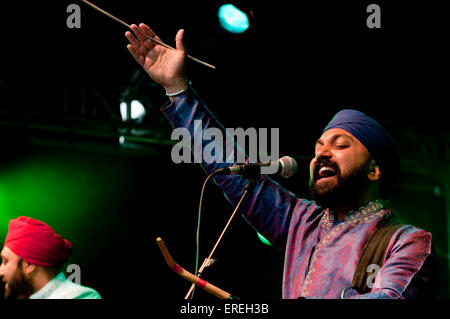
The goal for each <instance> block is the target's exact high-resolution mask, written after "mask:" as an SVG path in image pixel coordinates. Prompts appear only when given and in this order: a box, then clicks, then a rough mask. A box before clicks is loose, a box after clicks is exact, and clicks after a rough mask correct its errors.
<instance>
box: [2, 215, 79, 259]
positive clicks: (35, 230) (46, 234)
mask: <svg viewBox="0 0 450 319" xmlns="http://www.w3.org/2000/svg"><path fill="white" fill-rule="evenodd" d="M5 246H7V247H8V248H9V249H11V250H12V251H13V252H14V253H15V254H16V255H17V256H19V257H20V258H22V259H23V260H25V261H26V262H28V263H30V264H33V265H37V266H42V267H55V266H61V265H62V264H64V262H65V261H66V260H67V258H69V256H70V254H71V252H72V244H71V243H70V242H69V241H68V240H66V239H64V238H62V236H61V235H58V234H56V233H55V232H54V231H53V229H52V228H51V227H50V226H49V225H47V224H46V223H43V222H41V221H39V220H36V219H33V218H30V217H24V216H20V217H19V218H17V219H12V220H10V221H9V229H8V234H7V235H6V240H5Z"/></svg>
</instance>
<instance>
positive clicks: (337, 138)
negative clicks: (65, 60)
mask: <svg viewBox="0 0 450 319" xmlns="http://www.w3.org/2000/svg"><path fill="white" fill-rule="evenodd" d="M131 27H132V31H133V32H134V34H135V35H133V34H132V33H131V32H129V31H128V32H126V34H125V36H126V38H127V39H128V41H129V44H128V45H127V48H128V50H129V51H130V53H131V54H132V56H133V57H134V58H135V59H136V61H137V62H138V63H139V64H140V65H141V66H142V67H143V68H144V70H145V71H146V72H147V73H148V74H149V75H150V77H151V78H152V79H153V80H154V81H156V82H157V83H159V84H160V85H162V86H163V87H164V88H165V90H166V94H167V95H168V96H169V98H170V103H169V102H168V103H167V104H166V105H164V106H163V107H162V109H161V110H162V112H163V113H164V115H165V117H166V118H167V119H168V120H169V122H170V123H171V125H172V126H173V127H174V128H178V127H183V128H187V129H188V130H190V132H191V136H194V134H193V132H194V125H193V123H194V121H195V120H201V121H202V127H203V130H205V129H207V128H208V127H216V128H220V129H222V130H223V126H222V125H221V124H220V123H219V122H218V121H217V119H216V118H215V117H214V116H213V114H212V113H211V111H210V110H209V109H208V108H207V107H206V106H205V105H204V104H203V102H202V101H201V100H200V99H199V97H198V95H197V93H196V92H195V91H194V90H193V89H192V88H191V87H190V85H189V84H188V82H187V81H186V79H185V74H184V65H185V60H186V51H185V48H184V44H183V35H184V30H179V31H178V33H177V35H176V39H175V41H176V50H172V49H167V48H165V47H163V46H161V45H157V44H155V43H154V42H152V41H151V40H149V39H148V38H147V37H146V36H145V34H148V35H150V36H152V37H156V38H157V39H159V38H158V37H157V36H156V34H154V32H153V31H152V30H150V28H149V27H148V26H146V25H145V24H140V25H139V26H137V25H132V26H131ZM191 142H192V141H191ZM191 145H192V144H191ZM231 146H232V147H233V146H234V145H231ZM226 147H227V146H224V149H226ZM228 147H230V145H228ZM234 149H235V152H238V151H239V150H238V149H237V148H236V147H235V148H234ZM235 158H236V156H235ZM202 160H203V162H202V164H201V165H202V166H203V167H204V169H205V170H206V172H207V173H212V172H213V171H215V170H216V169H218V168H222V167H226V166H230V165H233V164H230V163H228V164H227V163H214V162H213V163H208V162H210V161H206V160H205V159H204V158H203V159H202ZM398 172H399V154H398V149H397V146H396V144H395V142H394V140H393V139H392V137H391V135H390V134H389V133H388V132H387V131H386V130H385V129H384V128H383V127H382V126H381V125H380V124H379V123H378V122H376V121H375V120H374V119H372V118H370V117H369V116H367V115H366V114H364V113H361V112H359V111H356V110H348V109H346V110H342V111H340V112H338V113H337V114H336V115H335V116H334V117H333V118H332V120H331V121H330V123H329V124H328V125H327V126H326V127H325V129H324V131H323V134H322V135H321V136H320V137H319V138H318V139H317V142H316V145H315V156H314V157H313V159H312V160H311V164H310V188H311V192H312V194H313V196H314V200H306V199H302V198H297V197H296V196H295V195H294V194H293V193H291V192H289V191H287V190H285V189H284V188H283V187H282V186H280V185H279V184H278V183H276V182H275V181H273V180H272V179H271V178H270V177H268V176H260V177H259V178H258V179H257V183H256V186H255V187H254V189H253V190H252V192H251V194H249V195H250V196H249V197H248V198H247V199H246V200H245V201H244V203H243V206H242V207H241V211H242V212H243V215H244V217H245V218H246V220H247V221H248V222H249V223H250V224H251V225H252V226H253V227H255V228H256V229H257V231H258V232H260V233H261V234H262V235H263V236H264V237H265V238H267V239H268V240H269V241H270V242H271V243H272V244H274V245H276V246H279V247H282V248H284V250H285V262H284V278H283V298H291V299H292V298H415V297H427V296H431V295H430V294H431V292H432V289H431V288H430V287H431V283H432V280H431V275H432V273H433V271H432V269H433V266H432V265H433V260H434V257H433V256H434V254H433V253H432V241H431V234H430V233H429V232H427V231H425V230H422V229H419V228H417V227H414V226H412V225H402V224H400V226H398V227H397V228H395V229H394V228H389V229H394V230H395V231H394V232H393V233H392V234H391V235H390V236H389V237H387V239H388V240H387V241H385V242H386V245H387V247H386V250H385V252H384V251H383V256H382V260H383V262H382V266H381V268H380V269H378V271H377V273H376V277H375V278H374V281H373V285H372V284H371V285H369V287H370V289H369V290H367V291H362V290H359V289H356V288H357V287H355V286H354V285H353V280H354V278H355V273H356V270H357V266H358V265H359V264H360V261H361V260H362V259H363V258H362V257H363V253H364V251H365V250H370V249H372V250H374V251H376V250H377V249H378V247H379V246H380V245H381V241H380V242H376V241H375V244H373V242H372V241H369V240H370V239H371V238H375V237H374V236H375V233H378V234H379V232H378V231H377V230H379V229H381V228H382V226H383V225H390V223H391V221H392V220H394V216H393V214H392V212H391V211H390V210H389V208H388V207H387V206H386V201H385V200H386V199H387V198H389V195H390V191H391V186H392V184H393V183H394V182H395V179H396V176H397V175H398ZM214 178H215V181H216V183H217V184H218V185H219V186H220V187H221V188H222V190H223V191H224V193H225V195H226V199H227V200H228V201H229V202H230V204H232V205H233V206H235V205H236V204H237V202H238V200H239V199H240V197H241V195H242V193H243V190H244V187H245V185H246V183H247V180H246V179H245V178H242V177H240V176H235V175H233V176H216V177H214ZM392 224H393V225H394V224H395V223H392ZM397 225H398V223H397ZM383 238H386V236H384V237H383ZM369 242H371V243H372V244H371V245H369ZM368 247H369V248H370V249H369V248H368Z"/></svg>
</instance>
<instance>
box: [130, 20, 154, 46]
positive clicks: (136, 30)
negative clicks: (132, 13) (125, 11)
mask: <svg viewBox="0 0 450 319" xmlns="http://www.w3.org/2000/svg"><path fill="white" fill-rule="evenodd" d="M131 30H133V32H134V33H135V34H136V36H137V37H138V40H139V42H140V43H141V44H142V45H143V46H144V47H145V48H146V49H148V50H151V49H153V48H154V47H155V44H154V43H153V41H152V40H150V39H149V38H147V36H146V35H145V31H144V30H142V29H141V28H139V27H138V26H137V25H135V24H132V25H131Z"/></svg>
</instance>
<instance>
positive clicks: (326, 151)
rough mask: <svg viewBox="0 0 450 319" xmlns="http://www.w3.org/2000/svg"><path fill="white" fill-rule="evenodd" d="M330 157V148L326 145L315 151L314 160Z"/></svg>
mask: <svg viewBox="0 0 450 319" xmlns="http://www.w3.org/2000/svg"><path fill="white" fill-rule="evenodd" d="M330 157H331V147H330V146H328V145H323V146H321V147H320V148H319V149H318V150H317V151H316V158H317V159H318V160H321V159H328V158H330Z"/></svg>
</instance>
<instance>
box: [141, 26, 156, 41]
mask: <svg viewBox="0 0 450 319" xmlns="http://www.w3.org/2000/svg"><path fill="white" fill-rule="evenodd" d="M139 27H140V28H141V29H142V30H143V31H144V32H145V33H147V34H148V35H149V36H151V37H153V38H155V39H156V40H159V41H161V39H160V38H159V37H158V36H157V35H156V33H155V32H153V30H152V29H150V27H149V26H148V25H146V24H145V23H140V24H139Z"/></svg>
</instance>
